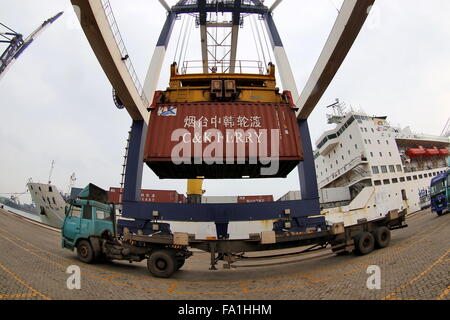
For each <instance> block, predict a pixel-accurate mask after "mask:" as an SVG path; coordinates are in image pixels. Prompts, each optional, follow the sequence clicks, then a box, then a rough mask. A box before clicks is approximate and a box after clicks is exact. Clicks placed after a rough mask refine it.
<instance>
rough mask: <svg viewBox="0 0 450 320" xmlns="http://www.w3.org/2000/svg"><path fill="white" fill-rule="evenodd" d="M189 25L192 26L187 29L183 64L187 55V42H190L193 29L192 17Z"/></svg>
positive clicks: (193, 21)
mask: <svg viewBox="0 0 450 320" xmlns="http://www.w3.org/2000/svg"><path fill="white" fill-rule="evenodd" d="M191 24H192V26H190V27H189V33H188V38H187V45H186V46H185V49H184V54H183V63H184V62H185V61H186V55H187V51H188V48H189V41H190V40H191V34H192V29H194V24H195V20H194V18H193V17H191Z"/></svg>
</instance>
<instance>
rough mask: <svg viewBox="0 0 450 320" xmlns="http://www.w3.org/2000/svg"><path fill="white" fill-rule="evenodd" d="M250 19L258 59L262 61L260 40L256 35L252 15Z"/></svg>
mask: <svg viewBox="0 0 450 320" xmlns="http://www.w3.org/2000/svg"><path fill="white" fill-rule="evenodd" d="M249 19H250V27H251V29H252V35H253V41H254V42H255V48H256V53H257V55H258V61H259V62H261V54H260V53H259V47H258V42H257V41H256V35H255V30H254V28H253V23H252V17H250V18H249Z"/></svg>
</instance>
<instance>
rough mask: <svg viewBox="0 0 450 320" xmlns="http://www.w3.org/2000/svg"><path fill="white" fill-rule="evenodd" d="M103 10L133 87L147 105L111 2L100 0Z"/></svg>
mask: <svg viewBox="0 0 450 320" xmlns="http://www.w3.org/2000/svg"><path fill="white" fill-rule="evenodd" d="M101 3H102V6H103V10H104V11H105V15H106V18H107V20H108V22H109V27H110V29H111V32H112V34H113V36H114V40H115V42H116V45H117V48H118V49H119V51H120V54H121V56H122V59H123V62H124V63H125V66H126V67H127V69H128V73H129V75H130V77H131V79H132V81H133V84H134V87H135V88H136V90H137V92H138V94H139V96H140V97H141V100H142V102H143V103H144V105H145V106H148V105H149V100H148V98H147V96H146V95H145V93H144V90H143V87H142V84H141V82H140V81H139V77H138V75H137V73H136V70H135V69H134V66H133V63H132V61H131V58H130V56H129V54H128V51H127V48H126V47H125V42H124V41H123V38H122V35H121V33H120V30H119V26H118V24H117V21H116V18H115V16H114V13H113V10H112V7H111V3H110V2H109V0H101Z"/></svg>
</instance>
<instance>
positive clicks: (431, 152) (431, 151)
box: [425, 147, 439, 157]
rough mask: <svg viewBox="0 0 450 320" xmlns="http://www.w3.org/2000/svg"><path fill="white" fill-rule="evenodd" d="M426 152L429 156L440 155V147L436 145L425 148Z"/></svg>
mask: <svg viewBox="0 0 450 320" xmlns="http://www.w3.org/2000/svg"><path fill="white" fill-rule="evenodd" d="M425 154H426V155H427V156H428V157H435V156H438V155H439V149H438V148H436V147H434V148H433V149H426V150H425Z"/></svg>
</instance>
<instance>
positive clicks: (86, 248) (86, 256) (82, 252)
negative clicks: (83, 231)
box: [77, 240, 94, 263]
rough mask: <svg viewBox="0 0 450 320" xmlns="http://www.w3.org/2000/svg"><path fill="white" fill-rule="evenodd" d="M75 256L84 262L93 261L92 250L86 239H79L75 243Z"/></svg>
mask: <svg viewBox="0 0 450 320" xmlns="http://www.w3.org/2000/svg"><path fill="white" fill-rule="evenodd" d="M77 256H78V259H80V260H81V261H82V262H84V263H93V262H94V250H93V249H92V246H91V244H90V243H89V241H87V240H81V241H80V242H78V244H77Z"/></svg>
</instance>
